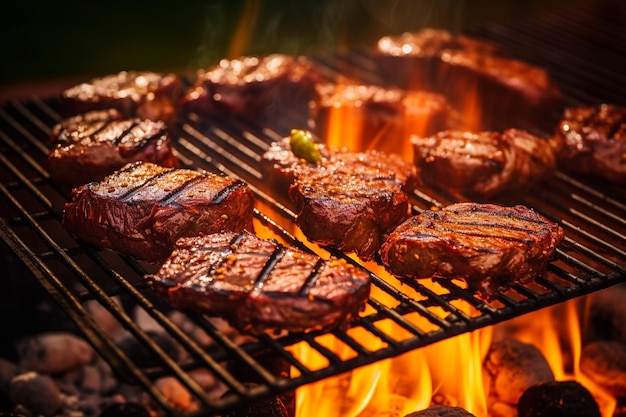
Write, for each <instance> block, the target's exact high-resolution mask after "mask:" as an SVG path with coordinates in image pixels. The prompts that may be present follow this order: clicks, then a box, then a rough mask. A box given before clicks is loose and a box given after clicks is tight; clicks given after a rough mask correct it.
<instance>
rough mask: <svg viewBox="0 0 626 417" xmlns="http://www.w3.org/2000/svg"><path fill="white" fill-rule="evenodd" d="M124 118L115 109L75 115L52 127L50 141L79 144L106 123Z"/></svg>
mask: <svg viewBox="0 0 626 417" xmlns="http://www.w3.org/2000/svg"><path fill="white" fill-rule="evenodd" d="M123 118H124V115H123V114H122V113H121V112H120V111H119V110H117V109H114V108H110V109H102V110H91V111H88V112H85V113H79V114H75V115H74V116H71V117H67V118H65V119H63V120H61V121H60V122H59V123H57V124H55V125H54V126H52V129H51V131H50V141H51V142H56V141H57V140H62V141H64V142H78V141H79V140H80V139H81V138H84V137H87V136H89V135H91V134H93V133H94V132H96V131H97V130H99V129H100V128H101V127H102V126H103V125H104V124H105V123H107V122H110V121H112V120H120V119H123Z"/></svg>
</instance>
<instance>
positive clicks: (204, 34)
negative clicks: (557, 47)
mask: <svg viewBox="0 0 626 417" xmlns="http://www.w3.org/2000/svg"><path fill="white" fill-rule="evenodd" d="M589 1H590V0H589ZM581 2H583V0H576V1H574V0H570V1H565V0H532V1H531V0H527V1H517V0H501V1H492V0H489V1H487V0H393V1H389V0H346V1H333V0H316V1H311V0H297V1H268V0H265V1H263V0H234V1H233V0H231V1H227V0H219V1H218V0H214V1H199V0H190V1H177V2H171V3H170V2H146V1H134V2H133V1H126V2H122V1H117V0H113V1H108V2H102V1H101V2H98V3H93V2H84V1H83V2H78V1H65V2H35V3H34V4H32V3H31V2H25V1H7V2H3V5H2V6H0V45H1V48H2V49H1V50H0V60H1V62H2V64H1V66H0V89H4V90H6V89H7V88H10V87H11V86H15V85H19V84H28V83H32V82H35V81H42V80H55V79H72V80H73V79H82V78H84V79H87V78H90V77H92V76H98V75H105V74H108V73H113V72H118V71H121V70H131V69H133V70H154V71H164V70H167V71H169V70H172V71H177V72H180V71H193V70H195V69H197V68H200V67H206V66H209V65H211V64H213V63H215V62H216V61H217V60H218V59H220V58H223V57H237V56H240V55H249V54H262V53H269V52H284V53H305V54H306V53H316V52H320V51H321V52H323V51H328V50H334V49H335V48H337V47H339V46H342V45H343V46H345V45H351V44H356V43H364V44H370V45H371V44H373V43H374V42H375V41H376V39H378V38H379V37H380V36H383V35H386V34H393V33H400V32H402V31H405V30H417V29H420V28H422V27H426V26H431V27H441V28H446V29H451V30H458V29H463V28H466V27H469V26H475V25H482V24H485V23H488V22H489V21H491V20H500V21H501V20H504V19H515V18H519V17H521V16H523V15H527V14H531V13H537V12H541V11H544V10H547V9H554V8H558V7H572V6H573V5H575V4H578V3H581Z"/></svg>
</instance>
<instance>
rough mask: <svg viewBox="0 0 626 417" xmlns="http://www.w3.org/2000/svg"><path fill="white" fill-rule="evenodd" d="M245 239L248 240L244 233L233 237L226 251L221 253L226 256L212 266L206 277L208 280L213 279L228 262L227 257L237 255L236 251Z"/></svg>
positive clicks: (225, 248) (225, 247)
mask: <svg viewBox="0 0 626 417" xmlns="http://www.w3.org/2000/svg"><path fill="white" fill-rule="evenodd" d="M245 238H246V234H244V233H237V234H235V236H233V238H232V239H231V240H230V241H229V242H228V246H224V250H223V251H222V252H221V253H223V254H224V256H221V257H220V259H219V260H218V261H217V262H215V263H214V264H213V265H211V266H210V267H209V269H208V270H207V272H206V274H205V275H204V276H205V277H206V278H208V279H211V278H212V277H214V276H215V274H216V273H217V270H218V269H219V268H220V267H221V266H222V265H223V264H224V262H226V260H227V257H226V255H227V254H228V255H230V254H233V253H235V251H236V250H237V248H238V247H239V246H240V245H241V243H242V242H243V241H244V239H245ZM214 250H215V251H218V250H219V249H214Z"/></svg>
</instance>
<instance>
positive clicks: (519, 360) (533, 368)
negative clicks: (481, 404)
mask: <svg viewBox="0 0 626 417" xmlns="http://www.w3.org/2000/svg"><path fill="white" fill-rule="evenodd" d="M483 371H484V372H483V374H484V377H485V381H486V386H487V406H488V408H490V409H491V408H493V407H495V406H497V405H498V403H504V404H507V405H510V406H515V405H517V403H518V402H519V399H520V397H521V396H522V395H523V394H524V392H525V391H526V390H527V389H528V388H529V387H531V386H534V385H537V384H540V383H543V382H550V381H554V374H553V373H552V369H551V368H550V365H549V364H548V362H547V360H546V358H545V357H544V356H543V354H542V353H541V351H540V350H539V349H537V347H536V346H534V345H532V344H527V343H522V342H520V341H518V340H516V339H511V338H508V339H503V340H501V341H498V342H494V343H492V344H491V346H490V347H489V351H488V352H487V355H486V356H485V359H484V361H483Z"/></svg>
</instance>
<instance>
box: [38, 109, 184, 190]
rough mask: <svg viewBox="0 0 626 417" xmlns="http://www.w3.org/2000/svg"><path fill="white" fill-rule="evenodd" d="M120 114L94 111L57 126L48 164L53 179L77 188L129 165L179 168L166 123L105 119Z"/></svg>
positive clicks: (146, 120) (136, 119)
mask: <svg viewBox="0 0 626 417" xmlns="http://www.w3.org/2000/svg"><path fill="white" fill-rule="evenodd" d="M118 114H119V113H116V111H112V112H109V111H107V112H104V111H93V112H91V113H87V114H81V115H78V116H75V117H72V118H71V119H69V120H68V121H66V122H62V123H60V124H59V125H58V126H55V127H54V129H53V131H55V132H56V131H58V135H57V137H56V140H55V142H54V144H53V147H52V149H51V151H50V153H49V154H48V159H47V161H46V163H47V169H48V171H49V173H50V177H51V178H52V179H53V180H54V181H55V182H57V183H59V184H63V185H69V186H77V185H81V184H85V183H87V182H91V181H99V180H101V179H103V178H104V177H105V176H106V175H108V174H111V173H112V172H113V171H115V170H117V169H120V168H122V167H123V166H124V165H126V164H128V163H130V162H136V161H144V162H153V163H155V164H158V165H163V166H166V167H176V166H178V160H177V159H176V156H175V155H174V153H173V151H172V146H171V139H170V135H169V133H168V130H167V125H166V124H165V123H164V122H162V121H160V120H159V121H152V120H148V119H139V118H131V119H119V118H113V119H111V118H109V119H107V118H106V117H107V115H111V116H112V117H116V115H118ZM101 116H102V117H104V118H103V119H101V118H100V117H101Z"/></svg>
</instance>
